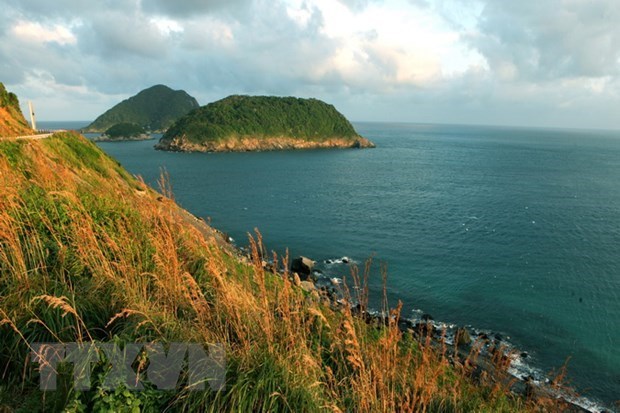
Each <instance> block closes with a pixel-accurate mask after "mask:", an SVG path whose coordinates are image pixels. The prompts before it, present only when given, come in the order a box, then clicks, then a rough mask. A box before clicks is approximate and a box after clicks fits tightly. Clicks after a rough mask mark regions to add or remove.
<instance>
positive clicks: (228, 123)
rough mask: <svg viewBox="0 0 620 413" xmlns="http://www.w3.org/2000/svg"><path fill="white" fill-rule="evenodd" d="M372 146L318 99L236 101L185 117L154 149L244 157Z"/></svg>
mask: <svg viewBox="0 0 620 413" xmlns="http://www.w3.org/2000/svg"><path fill="white" fill-rule="evenodd" d="M374 146H375V145H374V144H373V143H372V142H370V141H369V140H368V139H366V138H363V137H362V136H360V135H359V134H358V133H357V132H356V131H355V129H354V128H353V126H352V125H351V123H350V122H349V121H348V120H347V119H346V118H345V117H344V116H343V115H342V114H341V113H340V112H338V111H337V110H336V108H335V107H334V106H333V105H330V104H327V103H325V102H322V101H320V100H318V99H301V98H295V97H275V96H242V95H233V96H229V97H227V98H224V99H222V100H219V101H217V102H213V103H210V104H208V105H206V106H202V107H200V108H198V109H194V110H192V111H191V112H189V113H188V114H187V115H185V116H183V117H181V118H180V119H179V120H177V121H176V122H175V123H174V124H173V125H172V126H171V127H170V128H169V129H168V131H167V132H166V133H165V134H164V135H163V136H162V138H161V139H160V141H159V143H158V144H157V145H156V146H155V148H156V149H160V150H167V151H178V152H244V151H272V150H287V149H313V148H372V147H374Z"/></svg>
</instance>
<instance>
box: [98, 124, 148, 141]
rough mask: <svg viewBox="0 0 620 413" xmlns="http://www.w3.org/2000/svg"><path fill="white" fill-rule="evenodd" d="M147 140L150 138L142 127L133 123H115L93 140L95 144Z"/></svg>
mask: <svg viewBox="0 0 620 413" xmlns="http://www.w3.org/2000/svg"><path fill="white" fill-rule="evenodd" d="M148 139H152V138H151V136H150V135H149V134H148V133H147V131H146V130H145V129H144V128H143V127H142V126H140V125H137V124H135V123H117V124H116V125H114V126H112V127H110V128H108V130H106V131H105V132H104V133H103V134H102V135H101V136H99V137H97V138H94V139H93V140H94V141H96V142H117V141H143V140H148Z"/></svg>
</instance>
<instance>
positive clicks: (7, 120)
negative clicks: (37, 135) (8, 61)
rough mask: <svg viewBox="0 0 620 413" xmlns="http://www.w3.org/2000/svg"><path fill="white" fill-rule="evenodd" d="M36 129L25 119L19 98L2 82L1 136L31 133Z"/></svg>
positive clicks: (0, 86) (0, 104)
mask: <svg viewBox="0 0 620 413" xmlns="http://www.w3.org/2000/svg"><path fill="white" fill-rule="evenodd" d="M32 133H34V131H33V130H32V129H31V128H30V126H29V125H28V122H26V119H24V115H23V114H22V111H21V108H20V107H19V99H18V98H17V95H15V93H12V92H9V91H7V90H6V88H5V87H4V84H2V83H1V82H0V137H6V136H19V135H30V134H32Z"/></svg>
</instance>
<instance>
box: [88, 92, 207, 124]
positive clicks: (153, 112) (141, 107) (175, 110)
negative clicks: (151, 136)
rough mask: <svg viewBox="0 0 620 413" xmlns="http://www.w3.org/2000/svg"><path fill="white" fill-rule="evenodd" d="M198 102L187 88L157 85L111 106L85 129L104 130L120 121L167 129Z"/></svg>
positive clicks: (195, 106) (196, 105)
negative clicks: (173, 88) (188, 92)
mask: <svg viewBox="0 0 620 413" xmlns="http://www.w3.org/2000/svg"><path fill="white" fill-rule="evenodd" d="M198 106H199V105H198V102H197V101H196V99H195V98H193V97H192V96H190V95H189V94H187V93H186V92H185V91H183V90H172V89H170V88H169V87H168V86H164V85H155V86H152V87H150V88H148V89H144V90H143V91H141V92H140V93H138V94H137V95H135V96H132V97H130V98H129V99H126V100H124V101H122V102H120V103H119V104H117V105H115V106H114V107H112V108H111V109H109V110H107V111H106V112H105V113H104V114H102V115H101V116H99V117H98V118H97V119H96V120H95V121H94V122H93V123H91V124H90V125H88V126H87V127H86V129H85V131H86V132H94V133H98V132H104V131H106V130H107V129H108V128H110V127H112V126H114V125H116V124H119V123H133V124H136V125H139V126H140V127H143V128H145V129H147V130H150V131H159V130H166V129H167V128H168V127H169V126H170V125H172V123H174V121H176V120H177V119H178V118H180V117H181V116H183V115H185V114H186V113H187V112H189V111H190V110H192V109H195V108H197V107H198Z"/></svg>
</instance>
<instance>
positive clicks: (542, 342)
mask: <svg viewBox="0 0 620 413" xmlns="http://www.w3.org/2000/svg"><path fill="white" fill-rule="evenodd" d="M41 123H42V127H48V128H59V127H63V128H69V129H75V128H79V127H82V126H84V125H86V124H87V123H88V122H81V123H80V122H64V123H63V122H57V123H54V124H47V123H44V122H41ZM354 126H355V128H356V130H357V131H358V132H359V133H360V134H361V135H362V136H365V137H367V138H369V139H370V140H372V141H373V142H375V143H376V145H377V147H376V148H375V149H365V150H359V149H350V150H349V149H344V150H305V151H284V152H257V153H218V154H213V153H212V154H204V153H172V152H161V151H155V150H154V149H153V145H154V143H155V142H156V141H140V142H122V143H121V142H119V143H110V142H100V143H98V145H99V146H100V147H101V148H102V149H103V150H104V151H105V152H107V153H108V154H110V155H111V156H112V157H114V158H116V159H117V160H118V161H119V162H120V163H121V164H122V165H123V166H124V167H125V168H127V169H128V170H129V171H130V172H131V173H133V174H136V175H140V176H142V177H143V178H144V180H145V181H146V182H148V183H150V184H152V185H153V186H156V180H157V178H158V177H159V175H160V173H161V171H162V170H165V171H167V172H168V173H169V175H170V177H171V182H172V186H173V191H174V195H175V198H176V200H177V202H178V203H179V204H181V205H182V206H183V207H185V208H186V209H188V210H189V211H191V212H192V213H193V214H194V215H196V216H199V217H202V218H204V219H205V220H207V221H208V222H210V223H211V224H212V225H213V226H215V227H216V228H218V229H220V230H222V231H224V232H225V233H226V234H228V235H229V236H230V237H232V238H233V239H234V241H235V243H236V244H237V245H239V246H241V247H242V246H245V245H247V239H248V233H253V232H254V229H255V228H257V229H258V230H260V232H261V233H262V235H263V238H264V240H265V244H266V246H267V248H268V249H270V250H274V251H276V252H278V254H281V255H284V254H285V252H286V251H287V249H288V251H289V253H290V255H291V256H298V255H304V256H307V257H310V258H312V259H313V260H316V261H317V263H318V266H319V268H320V269H321V271H323V273H324V275H325V276H327V277H329V278H336V279H342V278H344V277H347V276H348V274H349V272H350V265H351V264H352V263H355V264H357V265H359V266H362V267H363V265H364V263H365V262H366V260H368V259H372V260H373V263H374V265H373V266H372V274H371V278H370V287H371V292H372V298H373V299H374V302H375V303H378V297H380V296H381V290H382V277H381V271H380V267H381V266H385V267H386V268H387V274H388V280H387V292H388V298H389V302H390V304H391V305H393V306H395V305H396V304H397V303H398V301H399V300H400V301H402V303H403V305H404V307H403V313H402V314H403V316H405V317H410V318H412V319H416V317H417V318H419V317H420V315H421V314H422V313H426V314H430V315H432V317H433V318H434V320H436V321H437V322H439V321H438V320H440V321H441V322H442V323H446V325H451V324H453V325H461V326H469V327H470V328H471V329H472V330H474V331H476V332H486V333H488V334H493V335H497V336H499V337H501V339H502V340H503V341H505V342H506V343H509V344H510V345H511V346H514V348H515V349H518V351H520V352H524V353H527V357H526V358H521V357H520V358H519V359H518V360H515V364H516V365H515V366H514V369H515V372H516V374H521V375H522V376H523V375H530V376H532V377H533V378H536V379H539V380H543V379H544V377H553V375H554V374H557V373H558V372H559V371H560V369H561V368H562V367H563V366H566V368H567V380H568V384H570V385H572V386H573V387H574V388H575V389H576V390H577V391H578V393H579V394H580V395H581V396H583V397H582V398H580V399H579V403H581V404H582V405H584V406H586V407H587V408H588V409H590V410H591V411H600V410H602V409H603V408H607V409H609V410H614V409H620V407H619V406H620V405H618V404H616V403H617V401H618V400H620V131H606V130H572V129H571V130H564V129H536V128H516V127H491V126H469V125H467V126H466V125H431V124H409V123H403V124H400V123H368V122H356V123H354ZM349 280H350V276H349ZM517 364H518V365H517Z"/></svg>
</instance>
